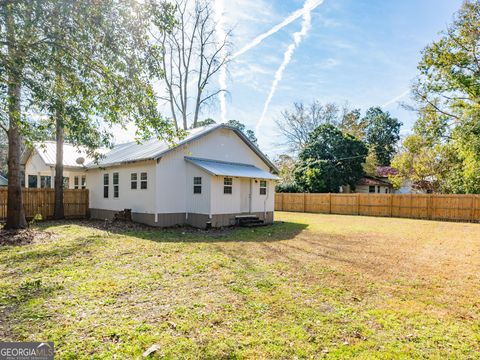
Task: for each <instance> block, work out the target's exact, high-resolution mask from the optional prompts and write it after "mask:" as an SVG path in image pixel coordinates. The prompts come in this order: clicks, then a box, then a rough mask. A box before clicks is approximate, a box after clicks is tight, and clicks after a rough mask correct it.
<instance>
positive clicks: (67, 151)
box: [22, 141, 93, 168]
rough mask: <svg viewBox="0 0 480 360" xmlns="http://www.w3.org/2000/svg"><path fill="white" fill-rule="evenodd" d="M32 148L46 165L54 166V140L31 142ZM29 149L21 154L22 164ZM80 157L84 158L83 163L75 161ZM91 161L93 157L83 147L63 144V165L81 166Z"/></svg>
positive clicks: (55, 147)
mask: <svg viewBox="0 0 480 360" xmlns="http://www.w3.org/2000/svg"><path fill="white" fill-rule="evenodd" d="M33 148H34V149H35V151H36V152H37V153H38V155H39V156H40V157H41V158H42V160H43V161H44V162H45V164H46V165H47V166H55V164H56V157H57V144H56V143H55V141H44V142H36V143H34V144H33ZM31 150H32V149H28V150H27V151H25V152H24V154H23V155H22V163H23V164H24V163H26V161H27V160H28V157H29V156H30V154H31ZM81 157H82V158H84V159H85V161H84V163H83V164H79V163H77V159H78V158H81ZM91 161H93V158H92V157H90V156H88V155H87V151H86V149H85V148H84V147H81V146H80V147H77V146H74V145H71V144H67V143H66V144H64V145H63V166H67V167H75V168H82V167H84V165H85V164H87V163H89V162H91Z"/></svg>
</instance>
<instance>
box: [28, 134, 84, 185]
mask: <svg viewBox="0 0 480 360" xmlns="http://www.w3.org/2000/svg"><path fill="white" fill-rule="evenodd" d="M56 150H57V146H56V143H55V142H54V141H45V142H42V143H34V144H33V147H32V148H27V149H26V150H25V151H24V152H23V154H22V158H21V162H20V163H21V164H22V165H23V167H24V173H25V179H24V184H25V186H26V187H28V188H53V187H54V185H55V163H56ZM63 152H64V156H63V167H64V170H63V183H64V188H65V189H85V187H86V176H87V172H86V168H85V164H86V163H88V162H91V161H92V160H93V159H92V158H90V157H88V155H87V154H86V151H85V150H83V149H78V148H77V147H75V146H73V145H70V144H65V145H64V149H63ZM82 159H83V160H82Z"/></svg>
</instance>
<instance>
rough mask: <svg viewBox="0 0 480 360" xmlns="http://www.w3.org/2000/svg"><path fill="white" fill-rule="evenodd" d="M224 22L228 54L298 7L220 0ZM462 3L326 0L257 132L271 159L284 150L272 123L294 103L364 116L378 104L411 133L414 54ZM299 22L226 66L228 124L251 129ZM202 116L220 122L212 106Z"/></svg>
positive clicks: (267, 0) (295, 1)
mask: <svg viewBox="0 0 480 360" xmlns="http://www.w3.org/2000/svg"><path fill="white" fill-rule="evenodd" d="M224 3H225V22H226V25H227V27H232V28H233V44H234V48H233V51H235V50H238V49H240V48H242V47H243V46H244V45H245V44H247V43H249V42H250V41H251V40H252V39H254V38H255V37H256V36H258V35H259V34H261V33H264V32H266V31H268V30H269V29H271V28H272V27H273V26H274V25H276V24H278V23H279V22H281V21H282V20H283V19H284V18H286V17H287V16H288V15H290V14H291V13H292V12H294V11H295V10H298V9H301V8H302V7H303V5H304V2H303V1H299V0H290V1H278V0H277V1H272V0H241V1H240V0H237V1H232V0H225V2H224ZM460 6H461V0H442V1H438V0H436V1H435V0H416V1H415V0H389V1H385V0H383V1H381V0H368V1H367V0H363V1H360V0H325V1H324V2H323V4H321V5H319V6H318V7H316V8H315V9H314V10H313V11H312V13H311V14H312V20H311V28H310V30H309V32H308V34H307V35H306V37H305V38H303V39H302V41H301V43H300V44H299V46H298V47H297V48H296V49H295V52H294V54H293V57H292V59H291V61H290V63H289V64H288V65H287V67H286V69H285V72H284V74H283V78H282V80H281V81H280V82H279V85H278V88H277V90H276V92H275V94H274V96H273V98H272V102H271V104H270V106H269V109H268V111H267V113H266V116H265V120H264V123H263V125H262V126H261V127H260V129H259V130H260V131H259V133H258V134H257V136H258V138H259V144H260V146H261V148H262V149H263V150H264V151H265V152H266V153H267V154H268V155H270V156H271V157H274V156H275V155H278V154H279V153H281V152H282V151H283V149H282V148H281V147H279V146H278V143H279V142H280V140H279V135H278V132H277V130H276V129H275V124H274V119H275V118H278V117H279V116H280V112H281V111H282V110H284V109H287V108H289V107H291V106H292V103H293V102H294V101H304V102H307V103H308V102H310V101H312V100H314V99H318V100H319V101H321V102H323V103H325V102H331V101H333V102H337V103H339V104H343V103H345V102H346V101H348V103H349V104H350V106H352V107H359V108H361V109H362V111H363V112H364V111H365V110H366V109H367V108H368V107H370V106H378V105H379V106H382V105H385V106H384V109H385V110H388V111H389V112H390V113H392V114H393V115H394V116H396V117H398V118H399V119H400V121H402V122H403V123H404V126H403V128H402V133H403V134H406V133H408V132H409V131H410V129H411V126H412V124H413V122H414V120H415V114H413V113H410V112H408V111H406V110H403V109H402V108H401V107H400V106H399V102H400V101H408V99H409V97H408V94H407V95H406V96H403V97H401V98H399V97H400V96H401V95H402V94H403V95H405V94H406V92H407V91H408V89H409V87H410V84H411V82H412V80H413V79H414V77H415V76H416V74H417V69H416V66H417V64H418V61H419V59H420V51H421V50H422V49H423V48H424V47H425V46H426V45H427V44H429V43H431V42H432V41H433V40H435V39H438V37H439V32H440V31H442V30H444V29H445V28H446V26H447V24H449V23H450V22H451V20H452V16H453V14H454V12H455V11H457V10H458V9H459V7H460ZM301 24H302V18H298V19H297V20H295V21H293V22H292V23H290V24H289V25H287V26H285V27H284V28H283V29H281V30H280V31H278V32H277V33H275V34H274V35H272V36H270V37H268V38H267V39H265V40H264V41H263V42H262V43H260V44H259V45H257V46H256V47H254V48H252V49H250V50H249V51H248V52H246V53H244V54H242V55H240V56H239V57H237V58H236V59H235V60H234V61H233V62H232V63H231V64H230V66H229V69H228V72H229V76H228V82H227V83H228V90H229V95H228V96H227V116H226V117H227V119H237V120H239V121H241V122H243V123H245V124H246V125H247V126H248V127H250V128H252V129H254V128H255V126H256V123H257V122H258V120H259V118H260V116H261V113H262V110H263V106H264V103H265V100H266V98H267V96H268V93H269V91H270V88H271V85H272V81H273V79H274V74H275V72H276V71H277V69H278V67H279V65H280V64H281V63H282V60H283V56H284V52H285V50H286V49H287V47H288V46H289V44H291V43H292V34H293V33H294V32H297V31H300V28H301ZM203 117H213V118H215V119H217V120H220V111H219V107H218V106H212V107H210V108H209V109H207V110H206V111H204V114H203Z"/></svg>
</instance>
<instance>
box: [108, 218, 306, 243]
mask: <svg viewBox="0 0 480 360" xmlns="http://www.w3.org/2000/svg"><path fill="white" fill-rule="evenodd" d="M307 227H308V225H307V224H303V223H294V222H280V221H279V222H275V223H274V224H272V225H267V226H262V227H255V228H238V227H229V228H222V229H211V230H201V229H195V228H190V227H179V228H168V229H156V228H147V229H144V230H136V231H130V230H127V231H114V233H118V234H122V235H127V236H131V237H135V238H139V239H144V240H151V241H156V242H183V243H215V242H271V241H282V240H291V239H294V238H295V237H296V236H297V235H298V234H300V233H301V232H302V231H304V230H305V229H306V228H307Z"/></svg>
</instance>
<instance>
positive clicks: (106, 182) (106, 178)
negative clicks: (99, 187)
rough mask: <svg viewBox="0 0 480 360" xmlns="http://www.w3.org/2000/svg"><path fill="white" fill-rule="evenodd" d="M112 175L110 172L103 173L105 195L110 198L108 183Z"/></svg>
mask: <svg viewBox="0 0 480 360" xmlns="http://www.w3.org/2000/svg"><path fill="white" fill-rule="evenodd" d="M109 181H110V177H109V175H108V174H103V197H104V198H108V185H109Z"/></svg>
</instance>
